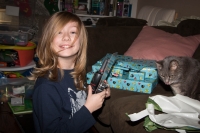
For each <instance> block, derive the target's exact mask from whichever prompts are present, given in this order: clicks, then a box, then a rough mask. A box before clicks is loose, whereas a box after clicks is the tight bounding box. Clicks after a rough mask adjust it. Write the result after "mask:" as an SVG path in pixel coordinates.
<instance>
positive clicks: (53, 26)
mask: <svg viewBox="0 0 200 133" xmlns="http://www.w3.org/2000/svg"><path fill="white" fill-rule="evenodd" d="M69 22H77V24H78V34H77V37H79V38H80V49H79V51H78V53H77V56H76V59H75V67H74V71H73V72H72V73H71V75H72V77H73V78H74V83H75V86H76V87H77V89H81V90H82V89H84V82H85V74H86V70H85V67H86V54H87V32H86V29H85V26H84V25H83V23H82V21H81V20H80V18H79V17H78V16H76V15H75V14H72V13H70V12H66V11H64V12H57V13H55V14H53V15H52V16H51V17H50V18H49V20H48V21H47V23H46V24H45V26H44V29H43V34H42V37H41V39H40V41H39V43H38V46H37V49H36V55H37V57H38V58H39V63H38V64H39V67H36V68H34V70H33V72H32V75H31V77H30V79H37V78H38V77H43V76H47V78H48V79H49V80H51V81H57V80H58V68H57V66H58V60H57V54H56V53H55V52H54V50H53V49H52V48H51V42H52V41H53V39H54V36H55V35H56V33H58V32H59V31H60V30H61V29H62V28H63V27H64V26H65V25H66V24H67V23H69ZM60 72H61V75H62V76H63V71H62V70H61V69H60Z"/></svg>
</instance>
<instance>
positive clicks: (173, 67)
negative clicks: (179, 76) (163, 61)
mask: <svg viewBox="0 0 200 133" xmlns="http://www.w3.org/2000/svg"><path fill="white" fill-rule="evenodd" d="M177 68H178V61H176V60H172V61H171V62H170V70H173V71H174V70H176V69H177Z"/></svg>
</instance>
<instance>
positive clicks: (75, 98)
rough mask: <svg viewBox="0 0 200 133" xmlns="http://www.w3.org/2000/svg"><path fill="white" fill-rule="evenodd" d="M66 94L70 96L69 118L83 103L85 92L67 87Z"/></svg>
mask: <svg viewBox="0 0 200 133" xmlns="http://www.w3.org/2000/svg"><path fill="white" fill-rule="evenodd" d="M68 95H69V98H70V102H71V109H72V111H71V116H70V119H71V118H72V117H73V115H74V114H75V113H76V112H77V111H78V110H79V109H80V108H81V107H82V106H83V105H84V104H85V101H86V93H85V91H83V90H80V91H78V92H75V91H74V90H72V89H71V88H68Z"/></svg>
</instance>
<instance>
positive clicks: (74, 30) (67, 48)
mask: <svg viewBox="0 0 200 133" xmlns="http://www.w3.org/2000/svg"><path fill="white" fill-rule="evenodd" d="M77 36H78V24H77V23H76V22H69V23H67V24H66V25H65V26H64V27H63V28H62V29H61V31H59V32H58V33H57V34H56V35H55V37H54V39H53V41H52V48H53V49H54V51H55V52H56V53H57V55H58V58H71V57H72V58H74V57H76V54H77V52H78V51H79V48H80V39H79V37H77Z"/></svg>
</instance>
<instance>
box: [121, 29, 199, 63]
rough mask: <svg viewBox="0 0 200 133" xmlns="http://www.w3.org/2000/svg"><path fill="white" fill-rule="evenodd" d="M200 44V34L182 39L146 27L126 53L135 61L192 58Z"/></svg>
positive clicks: (176, 35) (178, 36) (175, 35)
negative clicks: (174, 57) (175, 57)
mask: <svg viewBox="0 0 200 133" xmlns="http://www.w3.org/2000/svg"><path fill="white" fill-rule="evenodd" d="M199 43H200V34H198V35H194V36H188V37H182V36H180V35H178V34H171V33H168V32H165V31H162V30H159V29H156V28H153V27H150V26H144V27H143V29H142V30H141V32H140V33H139V35H138V36H137V38H136V39H135V40H134V42H133V43H132V44H131V46H130V47H129V49H128V50H127V51H126V52H125V53H124V55H126V56H132V57H133V59H146V60H157V61H158V60H163V59H164V58H165V57H167V56H188V57H192V55H193V54H194V52H195V50H196V49H197V47H198V45H199Z"/></svg>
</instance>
